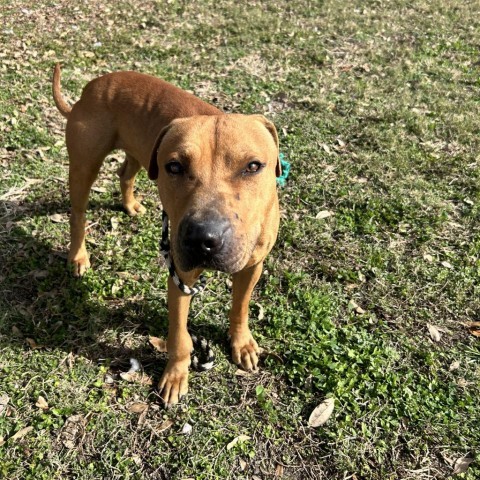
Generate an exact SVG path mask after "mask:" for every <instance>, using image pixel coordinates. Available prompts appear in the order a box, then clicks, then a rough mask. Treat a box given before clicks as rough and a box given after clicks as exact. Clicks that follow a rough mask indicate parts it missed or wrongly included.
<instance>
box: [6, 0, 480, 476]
mask: <svg viewBox="0 0 480 480" xmlns="http://www.w3.org/2000/svg"><path fill="white" fill-rule="evenodd" d="M475 12H476V6H475V4H474V2H454V1H447V0H440V1H439V2H435V3H432V2H427V1H426V0H421V1H418V2H403V1H399V2H379V1H368V2H354V1H351V2H340V1H338V0H331V1H328V2H307V1H305V0H292V1H289V2H284V1H280V2H263V3H261V2H260V3H258V2H257V3H251V4H249V5H248V7H247V6H245V5H242V4H239V3H238V2H232V1H231V0H221V1H216V2H210V1H206V2H191V3H185V2H177V1H172V2H156V3H154V2H135V4H131V3H127V2H116V3H115V5H113V4H112V5H108V6H106V5H103V4H95V5H93V4H89V3H84V2H77V4H76V5H75V6H73V4H72V3H71V2H70V3H69V2H65V1H60V2H48V1H43V0H42V1H40V2H39V3H38V2H37V3H36V4H35V6H32V4H31V2H25V1H23V0H15V1H10V2H6V1H5V0H0V16H1V17H2V27H1V29H0V38H1V47H0V69H1V80H0V81H1V88H0V138H1V145H0V165H1V169H2V176H1V181H0V219H1V222H0V265H1V267H2V268H1V270H0V289H1V292H2V294H1V295H0V349H1V350H0V379H1V380H0V478H8V479H22V480H23V479H30V478H32V479H33V478H35V479H48V480H50V479H54V478H59V479H63V478H79V479H94V478H95V479H97V478H108V479H128V478H131V479H141V478H149V479H179V480H180V479H186V478H195V479H201V480H203V479H217V478H225V479H235V480H236V479H251V478H255V477H254V476H256V477H258V478H262V479H268V478H274V476H275V475H277V478H278V476H280V475H282V476H283V478H289V479H347V478H351V479H377V480H384V479H388V480H393V479H440V478H447V477H448V476H449V475H451V473H452V472H453V463H454V462H455V460H456V459H458V458H460V457H463V456H466V455H470V456H475V454H477V455H478V448H479V443H480V428H479V425H480V408H479V407H478V398H479V397H480V344H479V340H478V338H477V337H475V336H473V335H471V334H470V333H469V331H468V329H467V328H466V326H465V324H467V323H468V322H470V321H475V320H479V318H478V315H479V313H478V312H479V311H480V287H479V285H480V221H479V220H480V208H479V205H480V188H479V185H480V169H479V153H478V152H479V147H480V142H479V138H480V128H479V122H478V119H479V118H480V106H479V102H478V91H479V87H480V81H479V66H478V49H477V47H478V44H479V42H480V34H479V32H480V24H479V20H478V15H475ZM56 61H60V62H61V63H62V66H63V81H62V85H63V90H64V92H65V93H66V94H67V95H68V96H69V97H70V98H72V99H77V98H78V96H79V94H80V92H81V89H82V88H83V86H84V85H85V84H86V83H87V81H88V80H90V79H91V78H94V77H96V76H98V75H100V74H102V73H105V72H109V71H114V70H126V69H134V70H138V71H142V72H145V73H150V74H154V75H157V76H160V77H162V78H164V79H166V80H168V81H171V82H173V83H175V84H176V85H179V86H181V87H183V88H186V89H188V90H191V91H193V92H195V93H196V94H197V95H199V96H200V97H202V98H204V99H205V100H207V101H209V102H211V103H214V104H215V105H217V106H219V107H220V108H222V109H224V110H225V111H227V112H231V111H233V112H242V113H254V112H255V113H265V114H266V115H267V116H268V117H269V118H270V119H271V120H272V121H274V123H275V124H276V126H277V129H278V131H279V135H280V141H281V150H282V152H283V153H284V154H285V155H286V156H287V158H288V159H289V160H290V161H291V163H292V172H291V178H290V179H289V182H288V184H287V186H286V187H285V188H284V189H282V190H281V191H280V199H281V208H282V223H281V228H280V235H279V239H278V242H277V244H276V246H275V248H274V250H273V252H272V253H271V255H270V256H269V258H268V260H267V262H266V265H265V273H264V275H263V277H262V279H261V281H260V283H259V285H258V287H257V289H256V293H255V296H254V299H253V301H252V305H251V317H252V318H251V323H252V326H253V330H254V334H255V336H256V338H257V340H258V341H259V343H260V344H261V346H262V347H263V348H264V350H265V355H264V356H263V360H262V366H261V370H260V372H259V373H258V374H256V375H249V376H239V375H237V374H236V367H235V366H234V365H232V364H231V362H230V356H229V348H228V340H227V335H226V332H227V329H228V321H227V314H228V305H229V297H230V294H229V288H228V286H227V285H226V277H225V276H224V275H222V274H218V273H211V274H209V283H208V288H207V290H206V291H205V292H204V294H203V295H202V297H200V298H197V299H195V300H194V301H193V304H192V311H191V315H190V319H191V320H190V324H191V329H192V330H193V331H195V332H198V333H201V334H202V335H204V336H206V337H208V338H209V339H211V341H212V343H213V345H214V348H215V351H216V354H217V365H216V367H215V369H213V370H212V371H210V372H208V373H202V374H199V373H192V374H191V378H190V393H189V395H188V399H187V401H186V402H185V403H183V404H181V405H179V406H178V407H175V408H174V409H172V410H168V411H165V410H163V408H162V407H161V405H160V402H159V398H158V395H157V393H156V392H155V389H154V388H153V387H152V386H151V385H148V384H147V385H145V384H141V383H139V382H135V383H127V382H125V381H119V382H115V383H114V384H108V383H106V382H105V378H106V377H105V375H106V374H109V373H112V372H118V371H119V369H125V368H128V360H129V358H131V357H135V358H138V359H139V360H140V361H141V362H142V365H143V367H144V369H145V372H146V374H148V376H149V377H151V378H152V380H153V382H154V384H155V382H157V381H158V379H159V377H160V375H161V373H162V371H163V368H164V366H165V363H166V358H165V355H164V354H160V353H157V352H155V351H154V350H153V349H152V347H151V346H150V345H149V343H148V335H154V336H160V337H164V336H165V335H166V333H167V319H166V316H167V306H166V289H165V286H166V280H167V274H166V272H165V269H164V268H163V267H162V266H161V265H160V263H159V261H158V240H159V234H160V215H159V209H158V201H157V193H156V191H155V186H154V185H153V184H152V183H151V182H149V181H148V179H147V176H146V175H145V173H142V174H141V175H140V177H139V180H138V185H137V189H138V191H139V192H140V193H141V194H142V195H143V197H144V204H145V206H146V207H147V209H148V212H147V214H146V215H145V216H144V217H142V218H136V219H130V218H129V217H128V216H127V215H126V214H125V213H123V212H122V210H121V208H120V206H119V205H120V195H119V187H118V180H117V179H116V176H115V171H116V169H117V168H118V166H119V163H118V160H119V159H121V155H122V154H120V153H119V154H118V155H114V156H113V157H112V158H110V159H108V160H107V161H106V162H105V164H104V167H103V169H102V171H101V174H100V177H99V179H98V181H97V183H96V186H97V187H103V189H102V191H97V192H93V193H92V196H91V205H90V209H89V211H88V218H89V220H90V221H92V222H94V223H95V225H94V226H93V228H92V232H91V233H90V235H89V244H88V248H89V251H90V254H91V257H92V264H93V269H92V270H91V271H90V272H89V273H88V275H87V276H86V277H85V278H84V279H82V280H75V279H73V278H71V277H70V275H69V274H68V271H67V269H66V265H65V258H66V252H67V248H68V222H67V219H68V215H67V214H68V209H69V204H68V191H67V166H68V161H67V155H66V149H65V146H64V143H63V128H64V121H63V119H62V118H61V116H60V114H59V113H58V112H57V111H56V108H55V107H54V105H53V101H52V99H51V93H50V88H51V87H50V76H51V69H52V66H53V64H54V63H55V62H56ZM323 210H329V211H331V212H332V213H333V215H332V216H330V217H328V218H325V219H318V218H316V216H317V214H318V212H320V211H323ZM53 214H61V215H62V219H63V220H65V221H63V222H53V221H52V219H51V216H52V215H53ZM112 217H115V219H116V220H117V223H118V227H117V228H113V227H112V222H111V219H112ZM352 301H353V302H355V303H352ZM355 304H356V305H358V306H359V307H360V308H361V309H363V311H364V313H359V310H358V308H355ZM361 311H362V310H360V312H361ZM262 312H263V313H262ZM427 324H431V325H434V326H436V327H437V328H439V329H441V334H442V337H441V339H440V341H439V342H434V341H433V340H431V338H430V336H429V333H428V327H427ZM27 338H30V339H33V340H34V342H35V344H36V345H37V346H39V348H32V345H29V343H28V341H27V340H26V339H27ZM35 344H33V346H35ZM454 362H459V363H458V368H452V364H453V365H454V366H456V365H457V364H454ZM2 396H3V397H2ZM5 396H8V403H7V405H6V407H2V406H1V405H2V400H1V399H2V398H3V399H5V398H6V397H5ZM39 396H42V397H44V398H45V400H46V401H47V403H48V409H42V408H40V407H38V406H36V405H35V404H36V403H37V400H38V398H39ZM326 397H334V398H335V399H336V407H335V410H334V412H333V415H332V417H331V418H330V419H329V421H328V422H327V423H326V424H325V425H324V426H323V427H320V428H318V429H315V430H314V429H311V428H310V427H308V424H307V421H308V417H309V415H310V413H311V411H312V410H313V408H314V407H315V406H316V405H317V404H319V403H320V402H321V401H322V400H323V399H324V398H326ZM3 401H4V400H3ZM138 402H145V403H146V404H147V405H148V409H147V410H146V411H145V412H144V413H142V414H139V413H132V412H131V408H132V405H134V404H136V403H138ZM74 415H81V417H76V418H77V419H78V418H80V419H83V420H80V421H78V422H77V423H76V424H75V429H76V430H74V432H73V434H72V435H73V444H72V445H71V446H72V448H67V447H66V446H65V439H66V436H65V435H66V434H67V433H68V432H67V430H68V428H69V424H71V419H72V417H73V416H74ZM74 418H75V417H74ZM69 419H70V420H69ZM169 419H170V420H171V421H172V422H173V424H172V425H171V426H170V427H169V428H167V427H166V426H168V425H167V424H166V423H165V421H166V420H169ZM186 422H188V423H189V424H190V425H192V427H193V430H192V434H191V435H183V434H182V433H181V430H182V427H183V426H184V424H185V423H186ZM25 427H33V428H32V429H31V430H29V431H26V432H27V433H25V435H24V436H23V437H21V438H17V439H16V438H12V437H13V436H14V435H15V433H17V432H20V431H21V430H22V429H23V428H25ZM66 432H67V433H66ZM239 435H247V436H248V437H250V438H249V439H248V440H246V441H244V442H238V443H237V444H236V445H235V446H234V447H233V448H231V449H227V445H228V444H229V443H230V442H231V441H232V440H233V439H234V438H236V437H238V436H239ZM459 477H460V478H465V479H468V480H475V479H477V478H479V477H480V466H479V464H478V460H475V461H474V462H473V463H471V464H470V466H469V469H468V471H467V472H466V473H463V474H461V475H459Z"/></svg>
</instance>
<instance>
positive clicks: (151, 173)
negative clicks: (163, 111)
mask: <svg viewBox="0 0 480 480" xmlns="http://www.w3.org/2000/svg"><path fill="white" fill-rule="evenodd" d="M171 125H172V124H171V123H170V124H168V125H167V126H166V127H163V128H162V130H161V131H160V133H159V134H158V137H157V139H156V140H155V143H154V145H153V149H152V153H151V155H150V164H149V165H148V178H149V179H150V180H156V179H157V178H158V162H157V153H158V149H159V148H160V144H161V143H162V140H163V137H164V136H165V134H166V133H167V132H168V130H169V129H170V127H171Z"/></svg>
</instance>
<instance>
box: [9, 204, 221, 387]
mask: <svg viewBox="0 0 480 480" xmlns="http://www.w3.org/2000/svg"><path fill="white" fill-rule="evenodd" d="M68 208H69V206H68V202H67V200H66V199H65V200H62V199H50V200H45V201H42V202H36V203H31V204H28V203H22V204H19V203H16V202H8V201H2V202H0V231H1V232H3V234H2V238H1V239H0V248H1V252H0V264H1V270H0V289H1V292H2V294H1V295H0V312H1V313H2V317H3V321H2V322H1V323H0V349H2V348H4V347H6V346H7V345H10V346H11V345H14V346H15V347H17V348H19V349H21V348H23V349H25V350H27V349H29V348H37V347H40V346H41V348H46V349H61V350H63V351H64V352H65V353H66V354H70V353H74V354H75V355H79V356H82V357H85V358H87V359H89V360H90V361H92V362H95V363H102V364H103V363H105V362H107V363H108V364H110V365H112V366H115V367H117V368H120V369H121V370H128V368H129V360H130V359H131V358H135V359H137V360H139V361H140V363H141V365H142V367H143V369H144V371H145V373H147V374H148V375H149V376H151V377H152V378H153V380H154V385H155V384H156V383H157V382H156V381H157V380H158V378H159V376H160V375H161V373H162V371H163V369H164V367H165V364H166V354H162V353H159V352H157V351H155V349H154V348H153V347H152V346H151V345H150V344H149V342H148V337H149V335H154V336H158V337H164V338H166V335H167V331H168V321H167V312H168V310H167V304H166V295H165V294H163V295H155V294H151V293H150V294H143V295H140V294H137V295H135V296H134V297H133V298H130V299H125V298H121V297H120V298H116V297H115V295H112V296H111V297H110V298H109V296H108V294H107V295H101V296H100V297H101V298H98V297H97V296H96V291H97V289H101V288H104V285H102V284H101V282H100V283H96V282H98V277H95V275H89V274H88V273H87V275H86V277H84V278H81V279H78V278H73V277H72V275H71V273H70V271H69V269H68V268H67V262H66V248H65V249H62V250H57V249H55V248H54V247H53V246H52V244H50V243H48V241H44V240H42V239H41V238H40V235H38V236H37V235H35V232H33V234H31V233H30V228H29V229H25V228H24V227H23V226H22V220H23V219H25V218H31V217H33V216H36V217H41V216H50V215H52V214H54V213H57V212H59V211H60V212H61V211H68ZM105 208H108V209H110V210H113V211H115V210H121V207H117V206H113V207H112V205H110V204H108V205H107V204H106V203H102V202H98V201H97V202H92V204H91V205H90V206H89V209H90V210H96V209H105ZM133 273H135V272H133ZM156 287H157V286H156ZM146 290H147V291H148V289H146ZM160 290H162V291H163V292H165V291H166V284H165V286H164V288H163V285H158V291H160ZM105 298H106V299H107V301H105ZM194 331H195V330H194ZM196 333H197V332H196ZM202 334H203V335H205V336H208V337H209V338H211V339H212V340H213V341H214V342H215V343H217V344H220V345H222V347H225V350H227V347H226V335H225V330H223V329H222V328H220V327H218V326H216V325H208V326H207V327H206V328H205V329H204V330H203V332H202ZM27 339H32V340H33V343H32V340H27Z"/></svg>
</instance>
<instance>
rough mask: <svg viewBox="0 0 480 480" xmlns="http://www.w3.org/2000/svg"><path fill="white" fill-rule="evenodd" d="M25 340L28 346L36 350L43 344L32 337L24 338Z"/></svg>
mask: <svg viewBox="0 0 480 480" xmlns="http://www.w3.org/2000/svg"><path fill="white" fill-rule="evenodd" d="M25 341H26V342H27V343H28V346H29V347H30V348H31V349H32V350H37V349H38V348H43V345H40V344H38V343H37V342H36V341H35V340H34V339H33V338H26V339H25Z"/></svg>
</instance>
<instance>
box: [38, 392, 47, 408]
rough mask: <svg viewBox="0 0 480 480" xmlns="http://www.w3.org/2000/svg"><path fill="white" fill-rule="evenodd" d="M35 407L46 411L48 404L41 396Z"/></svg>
mask: <svg viewBox="0 0 480 480" xmlns="http://www.w3.org/2000/svg"><path fill="white" fill-rule="evenodd" d="M35 406H36V407H38V408H41V409H42V410H48V403H47V401H46V400H45V399H44V398H43V397H42V396H41V395H40V396H39V397H38V399H37V403H36V404H35Z"/></svg>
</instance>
